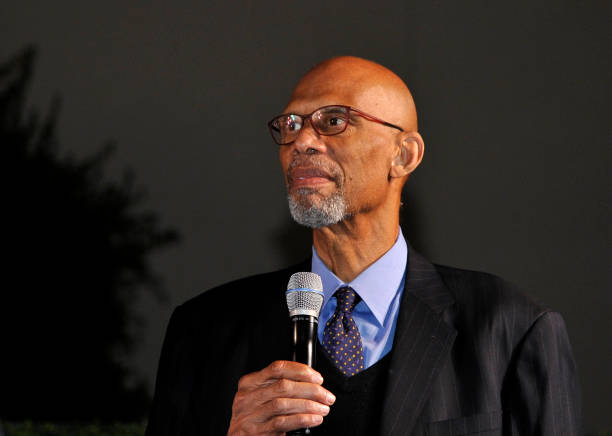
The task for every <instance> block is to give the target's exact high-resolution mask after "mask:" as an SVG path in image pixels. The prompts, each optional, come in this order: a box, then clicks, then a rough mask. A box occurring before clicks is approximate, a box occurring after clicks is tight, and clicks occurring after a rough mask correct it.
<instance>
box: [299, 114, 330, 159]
mask: <svg viewBox="0 0 612 436" xmlns="http://www.w3.org/2000/svg"><path fill="white" fill-rule="evenodd" d="M292 145H293V146H294V147H295V150H296V151H297V152H298V153H305V154H317V153H324V152H325V151H326V145H325V143H324V142H323V141H322V140H321V135H319V134H318V133H317V132H316V131H315V129H314V128H313V127H312V124H311V122H310V120H307V121H306V122H305V123H304V126H303V127H302V129H301V130H300V133H299V134H298V136H297V138H295V141H293V143H292Z"/></svg>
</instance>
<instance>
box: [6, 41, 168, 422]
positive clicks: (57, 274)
mask: <svg viewBox="0 0 612 436" xmlns="http://www.w3.org/2000/svg"><path fill="white" fill-rule="evenodd" d="M35 58H36V53H35V50H34V49H33V48H28V49H26V50H24V51H23V52H22V53H20V54H19V55H17V56H15V57H14V58H13V59H11V60H9V61H8V62H6V63H4V64H3V65H1V66H0V144H1V147H2V155H3V157H2V175H3V178H4V183H3V184H2V186H3V189H4V195H2V200H1V201H2V203H3V204H2V206H3V207H2V210H3V211H4V213H3V218H4V220H3V222H4V226H3V228H2V231H3V235H2V236H3V237H2V240H3V242H4V244H3V248H4V252H5V256H6V257H5V259H7V260H5V261H4V262H5V264H4V268H3V271H5V275H4V277H3V279H4V283H3V292H2V295H1V297H0V338H1V340H0V344H2V345H1V346H2V351H1V354H2V368H3V369H2V372H1V373H0V386H2V389H1V392H0V418H4V419H8V420H23V419H34V420H54V421H57V420H90V419H99V420H128V419H140V418H142V417H143V416H145V413H146V410H147V407H148V403H149V398H148V395H147V393H146V389H145V387H144V384H139V385H136V386H134V387H131V388H127V387H126V386H125V380H126V377H128V376H129V375H130V374H129V371H128V369H127V368H125V367H123V366H122V365H120V364H119V363H118V362H117V361H116V360H115V359H114V358H113V356H114V355H115V354H116V353H117V352H118V351H123V353H124V354H125V353H126V352H129V350H130V348H131V345H132V342H133V338H131V337H130V335H129V334H128V333H127V326H128V325H130V324H131V323H133V322H134V319H133V317H132V315H131V313H130V310H129V308H130V302H131V301H132V299H133V298H134V297H135V296H136V295H137V293H138V292H140V291H142V290H145V291H150V292H154V293H155V294H156V295H157V296H158V297H162V295H163V293H162V290H161V285H160V279H159V278H158V277H156V275H155V274H154V272H153V271H152V270H151V269H150V267H149V264H148V260H147V256H148V255H149V254H150V253H151V252H152V251H153V250H157V249H159V248H161V247H164V246H167V245H168V244H171V243H174V242H176V241H177V239H178V235H177V233H176V232H175V231H173V230H171V229H167V228H163V227H161V225H160V219H159V217H158V215H157V214H156V213H154V212H151V211H142V209H141V203H142V201H143V199H144V194H143V192H142V190H141V189H137V188H136V187H135V181H134V176H133V175H132V174H131V173H130V172H127V171H126V174H125V175H124V177H123V180H121V182H118V183H114V182H108V181H106V180H105V178H104V177H103V171H104V169H105V164H106V162H107V161H108V159H109V158H110V157H111V155H112V151H113V147H112V144H108V145H106V146H105V147H102V149H101V150H100V151H99V152H98V153H97V154H96V155H94V156H91V157H89V158H87V159H77V158H76V157H74V156H61V155H60V153H59V145H58V143H57V140H56V135H55V125H56V119H57V115H58V112H59V103H58V100H57V99H55V101H54V102H53V104H52V107H51V110H50V112H49V114H48V115H47V116H46V118H45V119H44V121H43V122H42V123H41V122H40V121H39V119H38V117H37V116H36V114H35V113H28V114H27V115H26V110H25V95H26V90H27V87H28V85H29V83H30V81H31V78H32V72H33V66H34V61H35ZM136 321H138V320H136Z"/></svg>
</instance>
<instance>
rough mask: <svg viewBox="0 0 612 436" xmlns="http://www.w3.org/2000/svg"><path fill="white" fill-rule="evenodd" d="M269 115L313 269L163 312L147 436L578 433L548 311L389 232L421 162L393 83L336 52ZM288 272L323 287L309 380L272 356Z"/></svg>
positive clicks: (259, 279) (395, 228)
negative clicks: (307, 232) (308, 236)
mask: <svg viewBox="0 0 612 436" xmlns="http://www.w3.org/2000/svg"><path fill="white" fill-rule="evenodd" d="M282 112H283V114H282V115H279V116H277V117H275V118H273V119H272V120H271V121H270V123H269V128H270V132H271V134H272V137H273V139H274V141H275V142H276V143H277V144H278V145H279V157H280V163H281V167H282V169H283V172H284V175H285V181H286V186H287V193H288V201H289V209H290V211H291V215H292V216H293V218H294V219H295V220H296V221H297V222H298V223H300V224H302V225H305V226H308V227H310V228H312V229H313V233H312V235H313V248H312V258H311V259H309V260H307V261H306V262H304V263H302V264H300V265H296V266H294V267H291V268H288V269H286V270H282V271H277V272H273V273H268V274H262V275H258V276H254V277H249V278H246V279H242V280H238V281H236V282H232V283H228V284H226V285H223V286H220V287H218V288H215V289H213V290H210V291H208V292H205V293H203V294H201V295H200V296H198V297H196V298H194V299H192V300H190V301H189V302H187V303H185V304H183V305H181V306H179V307H178V308H177V309H176V310H175V311H174V313H173V315H172V318H171V320H170V323H169V326H168V330H167V333H166V339H165V341H164V346H163V350H162V356H161V360H160V365H159V371H158V377H157V383H156V390H155V399H154V403H153V407H152V409H151V416H150V421H149V425H148V428H147V434H148V435H150V436H153V435H196V434H197V435H200V434H202V435H204V434H226V433H227V434H230V435H249V434H267V435H280V434H283V433H285V432H288V431H292V430H296V429H301V428H310V429H311V431H312V433H313V434H337V435H378V434H380V435H421V434H427V435H459V434H490V435H494V434H500V435H501V434H504V435H505V434H529V435H532V434H550V435H558V434H564V435H566V434H567V435H573V434H579V433H580V428H581V411H580V402H579V389H578V382H577V377H576V371H575V365H574V362H573V359H572V354H571V348H570V345H569V341H568V338H567V335H566V332H565V327H564V324H563V320H562V318H561V317H560V315H559V314H557V313H555V312H552V311H551V310H549V309H547V308H545V307H543V306H541V305H539V304H537V303H535V302H533V301H532V300H531V299H530V298H528V297H527V296H525V295H523V294H522V293H520V292H519V291H517V290H516V289H514V288H513V287H512V286H511V285H509V284H508V283H506V282H504V281H503V280H501V279H499V278H497V277H494V276H491V275H488V274H485V273H477V272H472V271H464V270H459V269H455V268H450V267H442V266H438V265H432V264H431V263H429V262H428V261H427V260H426V259H424V258H423V257H422V256H420V255H419V254H418V253H417V252H415V251H414V250H413V249H411V248H410V247H409V245H408V244H407V242H406V241H405V239H404V237H403V235H402V232H401V229H400V226H399V209H400V204H401V203H400V199H401V192H402V187H403V186H404V184H405V183H406V181H407V179H408V177H409V176H410V174H411V173H412V172H413V171H414V170H415V169H416V168H417V167H418V165H419V164H420V162H421V160H422V158H423V152H424V143H423V139H422V138H421V136H420V135H419V133H418V131H417V114H416V109H415V104H414V101H413V99H412V96H411V94H410V91H409V90H408V88H407V87H406V85H405V84H404V82H403V81H402V80H401V79H400V78H399V77H398V76H396V75H395V74H394V73H393V72H391V71H389V70H388V69H386V68H385V67H383V66H381V65H379V64H376V63H374V62H371V61H367V60H364V59H360V58H354V57H337V58H333V59H330V60H327V61H325V62H322V63H321V64H319V65H317V66H315V67H314V68H313V69H312V70H310V71H309V72H308V73H306V75H304V77H302V79H301V80H300V81H299V83H298V84H297V86H296V88H295V91H294V92H293V94H292V96H291V98H290V100H289V103H288V105H287V106H286V108H285V109H284V110H283V111H282ZM296 271H313V272H316V273H318V274H319V275H321V277H322V281H323V292H324V303H323V309H322V311H321V316H320V319H319V331H318V338H319V343H318V345H317V347H318V348H317V362H318V364H317V368H316V369H312V368H309V367H308V366H306V365H303V364H300V363H296V362H291V361H288V360H286V359H287V357H288V356H290V349H289V344H290V338H289V332H290V330H289V327H288V325H287V324H288V317H287V308H286V305H285V303H284V289H285V287H286V284H287V281H288V279H289V277H290V275H291V274H292V273H293V272H296Z"/></svg>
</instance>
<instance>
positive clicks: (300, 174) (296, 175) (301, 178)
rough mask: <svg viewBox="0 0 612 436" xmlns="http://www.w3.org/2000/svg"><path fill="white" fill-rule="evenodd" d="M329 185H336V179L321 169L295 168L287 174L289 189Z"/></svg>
mask: <svg viewBox="0 0 612 436" xmlns="http://www.w3.org/2000/svg"><path fill="white" fill-rule="evenodd" d="M328 183H336V179H335V178H334V177H333V176H332V175H331V174H329V173H328V172H326V171H325V170H323V169H321V168H314V167H309V168H303V167H294V168H291V170H290V171H289V172H288V173H287V184H288V187H289V189H292V188H306V187H319V186H322V185H325V184H328Z"/></svg>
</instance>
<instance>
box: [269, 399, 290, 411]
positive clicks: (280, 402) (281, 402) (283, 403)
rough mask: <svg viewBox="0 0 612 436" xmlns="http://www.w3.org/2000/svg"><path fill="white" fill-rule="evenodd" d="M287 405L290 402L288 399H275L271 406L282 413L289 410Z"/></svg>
mask: <svg viewBox="0 0 612 436" xmlns="http://www.w3.org/2000/svg"><path fill="white" fill-rule="evenodd" d="M287 403H288V401H287V399H286V398H274V399H273V400H271V401H270V406H271V407H272V409H274V410H275V411H282V410H285V409H286V408H287Z"/></svg>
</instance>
